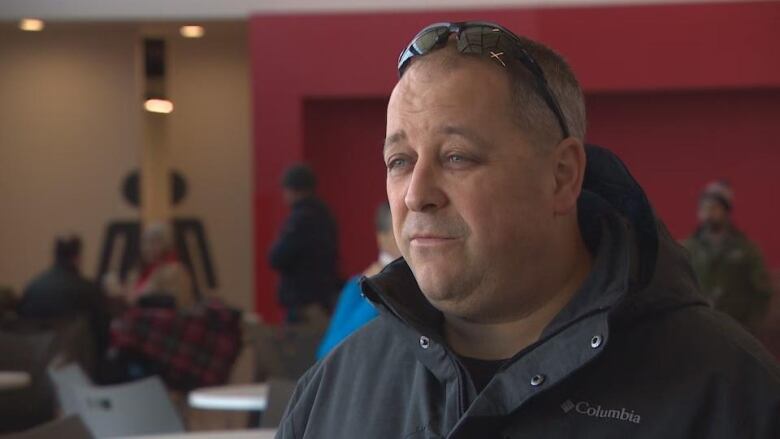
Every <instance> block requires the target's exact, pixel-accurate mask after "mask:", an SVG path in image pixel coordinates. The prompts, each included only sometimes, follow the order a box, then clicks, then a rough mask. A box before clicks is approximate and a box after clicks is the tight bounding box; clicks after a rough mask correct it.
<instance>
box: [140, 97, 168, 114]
mask: <svg viewBox="0 0 780 439" xmlns="http://www.w3.org/2000/svg"><path fill="white" fill-rule="evenodd" d="M144 109H145V110H146V111H148V112H150V113H162V114H168V113H170V112H172V111H173V102H171V101H169V100H168V99H147V100H146V102H144Z"/></svg>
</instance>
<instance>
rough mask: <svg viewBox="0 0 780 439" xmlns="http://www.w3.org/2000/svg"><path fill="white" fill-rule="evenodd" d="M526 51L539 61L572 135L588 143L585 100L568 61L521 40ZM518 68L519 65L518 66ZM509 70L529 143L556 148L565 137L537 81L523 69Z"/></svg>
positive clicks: (516, 103)
mask: <svg viewBox="0 0 780 439" xmlns="http://www.w3.org/2000/svg"><path fill="white" fill-rule="evenodd" d="M519 38H520V41H522V43H523V47H524V48H525V50H526V51H527V52H528V54H529V55H531V57H533V58H534V60H536V62H537V64H539V67H541V69H542V71H543V72H544V76H545V77H546V78H547V83H548V85H549V87H550V90H551V91H552V94H553V95H554V96H555V99H557V100H558V105H560V108H561V112H562V113H563V117H564V119H565V120H566V125H568V127H569V131H570V135H571V136H572V137H576V138H578V139H579V140H580V141H582V142H584V141H585V129H586V124H587V122H586V115H585V96H584V95H583V93H582V88H580V84H579V82H578V81H577V77H576V76H574V72H573V71H572V69H571V67H570V66H569V64H568V63H567V62H566V60H565V59H564V58H563V57H562V56H561V55H559V54H558V53H556V52H555V51H554V50H552V49H550V48H549V47H547V46H545V45H544V44H541V43H539V42H537V41H534V40H531V39H529V38H525V37H519ZM515 64H520V63H519V62H515ZM513 67H514V68H511V69H507V72H508V73H509V78H510V84H511V87H512V105H513V107H514V108H515V109H516V111H517V118H518V124H519V125H520V127H521V128H522V129H523V130H524V131H526V132H528V133H529V137H530V140H531V141H533V142H536V143H539V144H541V145H551V144H557V143H558V142H559V141H560V140H561V138H562V136H563V133H562V131H561V127H560V124H559V123H558V119H557V118H556V117H555V114H554V113H553V111H552V110H551V109H550V107H549V106H548V105H547V103H546V102H545V100H544V98H543V97H542V95H541V94H540V92H539V91H538V89H537V86H536V79H535V78H534V76H533V75H532V74H531V72H529V71H528V69H526V68H525V67H523V66H522V65H516V66H513Z"/></svg>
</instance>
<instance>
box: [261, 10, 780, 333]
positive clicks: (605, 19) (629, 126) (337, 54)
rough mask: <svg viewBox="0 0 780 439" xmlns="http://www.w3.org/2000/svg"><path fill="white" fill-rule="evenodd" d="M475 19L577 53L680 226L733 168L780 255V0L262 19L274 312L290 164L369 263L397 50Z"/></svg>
mask: <svg viewBox="0 0 780 439" xmlns="http://www.w3.org/2000/svg"><path fill="white" fill-rule="evenodd" d="M464 19H483V20H485V19H486V20H494V21H497V22H500V23H502V24H504V25H506V26H507V27H509V28H510V29H513V30H514V31H516V32H518V33H521V34H525V35H528V36H530V37H532V38H536V39H539V40H541V41H543V42H545V43H547V44H549V45H550V46H552V47H554V48H556V49H557V50H558V51H560V52H561V53H562V54H563V55H564V56H566V57H567V58H568V59H569V61H570V63H571V64H572V66H573V67H574V69H575V71H576V72H577V73H578V76H579V78H580V80H581V82H582V84H583V88H584V89H585V90H586V92H587V94H588V109H589V112H590V114H589V117H590V123H589V127H590V135H589V139H590V140H591V141H594V142H597V143H601V144H603V145H604V146H608V147H610V148H612V149H614V150H615V151H617V152H618V153H619V154H620V155H621V156H622V157H623V158H624V159H625V160H626V161H627V162H628V164H629V166H630V167H631V169H632V171H633V173H634V174H635V176H636V177H637V178H638V179H639V181H640V183H642V184H643V185H644V186H645V187H646V189H647V191H648V193H649V195H650V198H651V200H652V201H653V202H654V204H655V206H656V208H657V210H658V212H659V213H660V215H661V216H662V217H663V218H664V219H665V220H666V221H667V223H668V224H669V226H670V228H671V229H672V231H673V232H674V233H675V234H677V235H678V236H682V235H683V234H685V233H687V232H688V231H689V230H690V229H691V228H692V227H693V225H694V220H695V218H694V216H693V206H694V205H695V199H696V194H697V192H698V190H699V189H700V187H701V185H702V184H703V183H704V182H706V181H708V180H709V179H711V178H714V177H726V178H729V179H730V180H731V181H732V183H733V185H734V186H735V189H736V191H737V195H736V196H737V199H736V209H737V210H736V215H737V221H738V222H739V224H740V225H741V226H742V227H743V228H744V229H745V230H746V231H748V232H749V233H750V234H751V235H752V236H753V237H755V238H756V239H757V240H759V241H760V243H761V244H762V247H763V249H764V251H765V253H766V254H767V255H768V257H769V259H770V261H771V262H772V264H773V265H774V266H780V240H779V238H777V237H774V236H772V233H771V230H772V226H773V225H774V224H777V223H778V222H780V206H778V203H777V201H776V200H777V196H775V195H774V193H773V191H774V190H776V188H777V187H778V183H780V177H778V175H777V171H776V170H780V166H778V164H780V160H778V159H780V153H779V152H778V151H780V148H778V147H779V146H780V144H778V143H780V142H778V140H777V137H776V136H773V135H772V134H774V133H773V132H774V131H775V130H776V128H777V126H778V125H780V124H779V123H778V121H780V100H778V98H780V57H778V56H777V53H778V41H780V26H778V25H777V23H778V22H780V4H778V3H768V2H767V3H740V4H698V5H664V6H641V7H595V8H593V7H592V8H562V9H515V10H489V11H488V10H486V11H468V12H466V11H454V12H415V13H392V14H338V15H296V16H291V15H274V16H255V17H253V18H252V20H251V23H250V48H251V57H252V84H253V105H254V114H253V119H254V124H253V127H254V139H255V140H254V142H255V148H254V152H255V155H254V170H255V173H254V174H255V185H254V207H255V249H256V262H255V263H256V285H257V296H256V303H257V310H258V311H259V312H260V313H262V314H263V316H264V317H265V318H266V319H268V320H270V321H276V320H277V319H278V318H279V316H280V312H279V310H278V309H277V307H276V305H275V287H276V277H275V274H274V273H273V272H272V271H271V270H269V269H268V267H267V263H266V252H267V249H268V247H269V246H270V244H271V242H272V240H273V238H274V236H275V234H276V232H277V231H278V228H279V225H280V223H281V221H282V220H283V218H284V215H285V214H286V211H285V208H284V206H283V204H282V202H281V198H280V194H279V187H278V181H279V176H280V174H281V171H282V169H283V168H284V167H285V166H286V165H288V164H290V163H292V162H293V161H298V160H306V161H309V162H310V163H311V164H312V165H313V167H314V168H315V170H316V171H317V172H318V173H319V175H320V180H321V182H322V188H321V190H322V194H323V197H324V198H325V199H326V200H327V201H328V202H329V203H330V204H331V206H332V207H333V210H334V212H335V213H336V216H337V219H338V220H339V221H340V228H341V236H342V240H341V243H342V254H343V258H342V262H343V263H342V268H343V272H344V274H345V275H350V274H353V273H354V272H357V271H360V270H362V268H363V267H364V266H365V264H367V263H368V262H369V261H370V260H371V259H372V258H373V257H374V256H375V252H376V249H375V245H374V241H373V235H372V233H371V227H372V220H373V209H374V207H375V206H376V204H377V202H378V201H380V200H381V198H382V196H383V193H384V192H383V191H384V188H383V181H384V176H383V174H382V173H383V169H382V166H381V158H380V147H379V144H380V141H381V139H382V136H383V135H384V128H383V125H384V108H383V107H384V102H385V100H386V97H387V96H388V94H389V92H390V90H391V88H392V86H393V84H394V82H395V79H396V73H395V61H396V59H397V56H398V52H399V51H400V49H401V48H402V46H403V45H404V44H405V43H406V42H407V41H408V39H409V38H410V37H411V36H412V35H414V33H415V32H416V31H417V30H419V28H421V27H422V26H424V25H426V24H428V23H431V22H435V21H442V20H464ZM770 130H772V131H773V132H770ZM767 171H770V172H767ZM772 171H774V172H772Z"/></svg>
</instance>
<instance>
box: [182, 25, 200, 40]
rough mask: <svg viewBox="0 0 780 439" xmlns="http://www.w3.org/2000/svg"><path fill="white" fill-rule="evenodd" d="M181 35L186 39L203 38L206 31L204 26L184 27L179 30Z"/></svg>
mask: <svg viewBox="0 0 780 439" xmlns="http://www.w3.org/2000/svg"><path fill="white" fill-rule="evenodd" d="M179 33H181V36H183V37H184V38H201V37H202V36H203V34H205V33H206V31H205V30H204V29H203V26H182V27H181V28H180V29H179Z"/></svg>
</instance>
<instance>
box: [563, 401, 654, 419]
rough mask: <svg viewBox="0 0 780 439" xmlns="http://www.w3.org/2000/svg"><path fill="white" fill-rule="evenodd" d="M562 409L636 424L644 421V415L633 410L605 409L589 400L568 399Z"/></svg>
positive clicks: (592, 416)
mask: <svg viewBox="0 0 780 439" xmlns="http://www.w3.org/2000/svg"><path fill="white" fill-rule="evenodd" d="M561 410H563V412H564V413H569V412H571V411H572V410H574V411H575V412H576V413H579V414H580V415H583V416H588V417H591V418H610V419H614V420H617V421H623V422H633V423H634V424H639V423H640V422H642V417H641V416H639V414H637V413H635V412H634V411H633V410H627V409H625V408H621V409H605V408H602V407H601V406H600V405H593V404H591V403H589V402H587V401H580V402H577V403H574V402H572V401H571V400H570V399H567V400H566V401H565V402H564V403H563V404H561Z"/></svg>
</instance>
